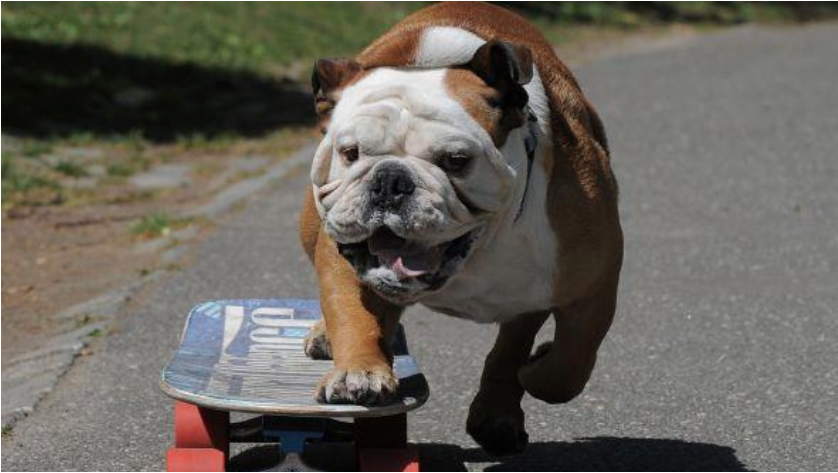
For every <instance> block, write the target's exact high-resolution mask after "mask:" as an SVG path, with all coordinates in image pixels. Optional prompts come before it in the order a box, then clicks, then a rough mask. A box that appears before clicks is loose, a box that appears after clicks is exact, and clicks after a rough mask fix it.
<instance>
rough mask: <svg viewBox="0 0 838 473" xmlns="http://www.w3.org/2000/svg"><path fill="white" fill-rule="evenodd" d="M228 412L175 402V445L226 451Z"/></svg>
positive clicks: (227, 442) (227, 445)
mask: <svg viewBox="0 0 838 473" xmlns="http://www.w3.org/2000/svg"><path fill="white" fill-rule="evenodd" d="M229 427H230V413H229V412H224V411H215V410H212V409H206V408H203V407H198V406H196V405H194V404H189V403H186V402H182V401H176V402H175V447H177V448H179V449H184V448H215V449H218V450H221V451H222V452H224V453H226V452H228V449H229V446H230V438H229V434H228V431H229Z"/></svg>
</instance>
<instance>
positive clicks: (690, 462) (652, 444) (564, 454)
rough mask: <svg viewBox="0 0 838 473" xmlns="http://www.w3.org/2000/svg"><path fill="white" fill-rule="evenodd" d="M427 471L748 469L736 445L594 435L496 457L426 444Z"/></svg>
mask: <svg viewBox="0 0 838 473" xmlns="http://www.w3.org/2000/svg"><path fill="white" fill-rule="evenodd" d="M420 448H421V450H420V452H421V453H420V454H421V459H422V460H421V461H422V468H423V470H425V471H466V466H465V463H496V464H494V465H492V466H490V467H488V468H486V471H749V470H748V469H747V468H746V466H745V465H743V464H742V462H740V461H739V459H738V458H736V451H735V450H734V449H733V448H731V447H725V446H721V445H713V444H709V443H697V442H685V441H682V440H669V439H641V438H626V437H593V438H583V439H578V440H576V441H574V442H539V443H531V444H530V445H529V446H528V447H527V450H526V451H525V452H524V453H523V454H521V455H516V456H512V457H506V458H492V457H490V456H488V455H487V454H486V453H484V452H483V451H482V450H481V449H479V448H469V449H463V448H460V447H458V446H455V445H447V444H422V445H421V446H420Z"/></svg>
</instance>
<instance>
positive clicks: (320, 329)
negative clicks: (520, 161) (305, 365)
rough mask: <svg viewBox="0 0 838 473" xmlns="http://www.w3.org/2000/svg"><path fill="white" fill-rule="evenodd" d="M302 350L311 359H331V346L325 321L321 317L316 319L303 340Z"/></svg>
mask: <svg viewBox="0 0 838 473" xmlns="http://www.w3.org/2000/svg"><path fill="white" fill-rule="evenodd" d="M303 351H305V354H306V355H307V356H308V357H309V358H311V359H312V360H331V359H332V346H331V345H330V344H329V337H328V336H327V334H326V323H325V322H323V319H320V320H318V321H317V323H316V324H314V326H313V327H311V331H310V332H308V335H306V338H305V340H304V341H303Z"/></svg>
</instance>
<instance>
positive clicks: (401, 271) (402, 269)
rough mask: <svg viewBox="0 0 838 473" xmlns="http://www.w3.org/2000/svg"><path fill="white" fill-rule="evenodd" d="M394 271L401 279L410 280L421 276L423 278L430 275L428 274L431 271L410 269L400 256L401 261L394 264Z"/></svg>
mask: <svg viewBox="0 0 838 473" xmlns="http://www.w3.org/2000/svg"><path fill="white" fill-rule="evenodd" d="M393 271H395V273H396V274H398V275H399V277H401V276H406V277H408V278H418V277H419V276H421V275H423V274H428V272H429V271H427V270H424V269H410V268H408V267H407V266H405V265H404V262H403V261H402V257H401V256H399V259H397V260H396V262H395V263H393Z"/></svg>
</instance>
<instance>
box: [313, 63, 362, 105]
mask: <svg viewBox="0 0 838 473" xmlns="http://www.w3.org/2000/svg"><path fill="white" fill-rule="evenodd" d="M360 72H361V65H360V64H358V63H357V62H355V61H353V60H351V59H318V60H317V61H315V63H314V71H313V72H312V74H311V88H312V91H313V92H314V104H315V107H316V108H317V113H318V114H319V115H321V116H323V115H328V113H329V112H330V111H331V110H332V109H333V108H334V107H335V103H336V102H337V97H336V94H335V92H337V91H338V90H340V89H341V88H342V87H343V86H345V85H346V84H347V83H349V82H350V81H351V80H352V79H353V78H355V76H357V75H358V74H359V73H360Z"/></svg>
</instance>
